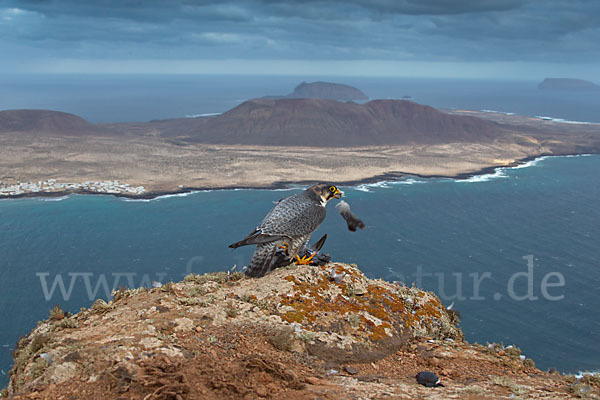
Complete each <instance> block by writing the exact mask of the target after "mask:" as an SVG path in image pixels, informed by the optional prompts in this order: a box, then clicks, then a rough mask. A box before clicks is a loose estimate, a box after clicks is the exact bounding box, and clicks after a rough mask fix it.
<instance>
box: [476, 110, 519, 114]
mask: <svg viewBox="0 0 600 400" xmlns="http://www.w3.org/2000/svg"><path fill="white" fill-rule="evenodd" d="M481 111H482V112H486V113H493V114H503V115H515V113H512V112H505V111H496V110H481Z"/></svg>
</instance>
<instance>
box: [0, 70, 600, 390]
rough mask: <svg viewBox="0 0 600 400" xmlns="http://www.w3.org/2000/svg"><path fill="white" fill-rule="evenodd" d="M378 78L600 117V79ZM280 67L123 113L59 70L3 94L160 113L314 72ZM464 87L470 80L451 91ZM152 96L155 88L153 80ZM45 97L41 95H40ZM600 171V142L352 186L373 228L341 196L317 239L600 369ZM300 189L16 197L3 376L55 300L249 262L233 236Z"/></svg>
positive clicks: (2, 380)
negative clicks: (553, 89) (355, 219)
mask: <svg viewBox="0 0 600 400" xmlns="http://www.w3.org/2000/svg"><path fill="white" fill-rule="evenodd" d="M61 79H66V78H61ZM73 79H75V78H73ZM76 79H84V78H76ZM111 79H117V78H114V77H113V78H111ZM145 79H147V78H145ZM178 79H181V82H182V83H181V86H180V92H181V95H182V97H184V98H185V97H186V96H191V89H189V88H188V86H186V85H184V84H183V81H184V79H183V78H182V77H176V78H172V80H174V81H177V80H178ZM239 79H241V78H239ZM261 79H263V78H261ZM286 79H287V80H286ZM362 79H363V80H364V81H363V84H364V85H363V86H362V87H361V88H362V89H363V90H364V91H365V92H369V91H371V92H372V93H377V90H379V91H380V92H379V93H380V94H379V95H373V94H371V93H368V94H369V95H370V96H371V97H400V95H405V94H406V95H413V96H415V97H419V98H417V99H415V100H419V99H421V100H420V101H421V102H423V103H429V104H433V105H436V106H438V107H454V108H474V109H495V110H498V111H506V112H516V113H519V114H524V115H538V114H539V115H545V116H552V117H556V118H563V119H569V120H584V121H590V122H594V121H595V120H594V118H596V119H597V118H598V114H597V109H598V107H597V105H598V104H597V103H594V102H593V101H591V100H589V98H592V97H593V96H598V95H597V94H596V95H594V94H582V95H581V96H583V97H585V98H588V100H589V101H587V103H586V104H587V106H583V105H581V106H579V103H578V101H579V102H581V104H583V103H584V101H583V100H581V99H580V100H578V101H571V100H569V96H571V97H572V96H575V95H573V94H569V95H568V96H567V95H564V96H567V97H561V96H559V95H558V94H556V93H555V94H550V95H548V94H541V93H538V92H536V91H535V90H536V89H535V85H533V83H532V85H533V88H529V87H526V88H523V87H521V90H522V91H523V92H524V93H529V95H530V96H532V97H531V99H538V100H539V99H540V96H541V97H544V96H550V97H552V98H551V99H546V102H547V103H548V104H551V105H552V106H546V107H544V101H541V100H540V101H538V102H536V103H535V104H533V103H534V102H533V100H531V99H528V98H527V97H526V96H525V95H524V96H525V97H523V96H521V97H519V98H518V99H516V100H515V103H511V102H509V101H508V89H506V88H503V86H502V85H500V84H498V83H493V82H492V83H490V82H488V83H486V82H479V83H477V84H476V83H474V82H467V83H465V82H441V83H440V82H438V83H435V82H434V83H431V82H429V83H428V85H424V86H419V85H418V84H417V83H415V82H408V81H407V82H405V83H406V85H404V86H402V85H400V83H398V86H393V85H391V86H390V88H388V89H389V90H388V91H387V92H386V91H385V90H384V86H383V83H382V81H381V82H380V81H372V82H371V83H370V84H369V82H367V81H366V80H365V78H362ZM169 82H171V81H169ZM277 82H279V83H277V85H279V86H278V87H273V86H270V87H269V88H270V91H265V90H263V92H261V93H257V94H253V91H258V90H257V89H256V88H257V87H258V86H259V83H257V82H255V81H250V82H246V86H244V85H242V84H240V86H235V87H238V88H239V89H236V90H239V92H236V90H234V89H233V87H234V84H233V83H231V88H230V89H231V90H229V89H228V91H224V92H219V94H218V95H215V96H213V97H215V98H216V99H217V100H218V101H215V102H213V103H211V97H210V96H209V95H208V94H206V93H204V94H202V93H199V94H198V97H199V98H201V100H199V101H198V102H197V103H196V105H194V106H193V107H192V106H190V107H188V108H185V107H181V108H180V109H179V110H178V111H177V112H175V108H174V107H175V106H176V105H177V104H175V106H174V105H173V103H177V102H176V101H174V102H169V101H162V102H161V104H162V105H167V106H168V107H173V108H170V109H167V110H166V111H165V110H163V111H164V114H160V113H157V114H156V115H155V114H153V113H154V112H155V111H156V110H154V109H153V107H155V106H154V103H153V102H151V101H146V103H143V104H146V105H147V109H146V110H144V109H143V107H141V106H140V105H139V104H137V103H135V104H134V103H131V104H132V105H131V110H132V111H131V113H132V114H131V115H134V116H135V118H125V116H124V115H123V116H120V114H119V113H118V112H115V113H112V111H111V108H110V107H108V109H104V111H103V112H100V111H98V107H100V109H101V108H102V107H104V106H105V105H106V104H107V103H106V102H101V101H100V100H97V102H98V103H94V102H93V101H91V102H88V101H86V100H85V96H84V94H83V92H81V91H79V94H80V97H82V99H83V100H82V101H80V102H76V101H74V99H75V98H76V97H77V95H76V93H77V92H78V91H77V90H76V89H75V87H76V86H77V85H76V82H75V83H73V84H72V86H71V87H70V89H69V87H67V89H65V90H66V92H65V93H55V96H56V98H53V97H52V96H51V95H50V89H49V87H50V86H52V84H53V83H52V82H47V83H46V84H47V85H48V86H46V87H45V89H44V90H42V89H38V92H37V93H40V96H38V97H36V96H34V94H35V93H36V92H35V91H34V89H31V91H30V94H29V96H30V97H27V96H28V95H27V93H22V94H21V98H19V97H18V96H16V97H15V98H13V99H12V100H9V99H8V97H7V96H5V94H6V93H8V92H10V90H13V89H14V87H13V89H10V88H8V89H7V85H4V86H2V89H1V90H0V95H2V96H1V97H0V99H1V101H2V102H3V103H2V105H1V106H0V108H19V107H25V104H29V106H27V108H55V109H62V110H63V111H69V112H74V113H76V114H79V115H82V116H84V117H86V118H88V119H90V120H92V121H96V122H106V121H116V120H132V119H138V120H149V119H152V118H159V117H165V118H166V117H175V116H184V115H185V114H188V113H189V114H202V113H210V112H221V111H224V110H225V109H227V108H229V107H230V106H231V105H235V104H236V101H241V100H242V99H243V98H246V96H247V97H256V95H263V94H278V93H287V92H289V91H291V89H292V88H293V86H294V85H295V83H298V82H299V81H298V79H297V78H296V79H291V78H289V77H287V78H279V81H277ZM37 83H40V84H43V82H37ZM37 83H36V82H33V83H32V85H33V84H37ZM55 83H56V82H55ZM88 83H89V82H88ZM88 83H86V84H88ZM349 83H355V84H357V86H358V83H356V82H349ZM12 84H13V85H16V83H12ZM82 84H83V85H84V86H85V84H84V83H82ZM410 84H412V85H413V86H412V87H411V86H410ZM512 84H513V85H517V84H518V85H522V83H514V82H513V83H512ZM123 85H124V88H122V90H123V93H125V94H124V95H123V98H124V99H122V104H121V107H125V103H128V102H129V101H130V100H131V98H128V97H127V96H134V94H135V93H136V92H135V90H133V89H132V90H129V89H131V87H130V86H127V84H126V83H123ZM129 85H133V87H134V88H135V87H137V86H136V85H139V88H140V91H141V92H143V90H142V89H141V88H143V87H145V86H144V85H142V82H141V81H140V82H137V83H136V82H135V81H134V82H133V83H130V84H129ZM165 85H166V86H165V87H166V89H165V92H164V93H167V94H169V95H170V96H172V97H173V98H175V97H177V96H176V95H175V92H171V91H170V90H171V89H173V88H172V87H171V86H169V85H171V83H168V84H165ZM407 85H408V86H407ZM453 85H454V86H453ZM465 85H466V86H465ZM486 85H487V86H486ZM400 87H402V90H400ZM449 87H454V88H455V91H454V92H452V91H448V90H449ZM42 88H44V86H43V85H42ZM169 88H171V89H169ZM440 88H442V89H443V90H444V93H446V94H445V95H444V96H439V97H437V103H435V102H434V101H431V102H428V101H427V99H428V97H427V96H430V97H429V99H433V98H434V97H436V96H435V93H437V92H439V91H442V89H440ZM9 89H10V90H9ZM513 89H514V90H517V89H515V88H513ZM69 90H71V92H69ZM144 90H146V89H144ZM210 90H213V91H214V90H216V89H215V88H214V87H213V88H211V89H210ZM494 90H496V92H497V94H498V97H497V99H496V102H497V103H494V100H493V99H494V96H493V94H494ZM101 93H102V92H101ZM106 93H108V90H107V92H106ZM132 93H133V94H132ZM207 93H208V92H207ZM211 93H212V92H211ZM478 93H479V96H480V97H477V94H478ZM42 94H43V95H42ZM139 96H140V99H139V100H140V101H142V100H141V97H143V94H139ZM590 96H592V97H590ZM238 97H239V98H238ZM34 98H35V99H37V100H36V101H38V103H36V104H33V105H32V103H35V101H34ZM219 99H221V100H219ZM498 99H500V100H498ZM88 100H89V99H88ZM19 101H22V103H19ZM594 101H598V102H600V100H594ZM561 102H562V103H561ZM117 103H118V102H117ZM183 103H184V101H183V100H181V104H183ZM7 104H9V105H8V106H7ZM52 104H62V106H60V107H50V106H51V105H52ZM91 104H95V105H96V106H95V107H94V106H92V105H91ZM148 104H151V105H148ZM210 104H213V107H212V108H211V107H210ZM560 104H562V105H563V107H562V108H561V107H560ZM595 104H596V105H595ZM78 107H79V108H78ZM111 107H112V106H111ZM511 107H512V108H511ZM528 107H530V108H528ZM553 107H555V108H553ZM593 107H596V108H595V109H594V108H593ZM565 110H566V111H565ZM594 110H596V111H594ZM561 111H562V113H561ZM150 114H153V116H152V117H151V116H150ZM599 171H600V156H597V155H590V156H574V157H550V158H543V159H539V160H536V161H532V162H530V163H527V164H525V165H523V166H521V167H518V168H511V169H499V170H497V171H496V173H494V174H489V175H482V176H476V177H473V178H470V179H466V180H453V179H420V178H416V177H406V178H404V179H402V180H398V181H393V182H380V183H377V184H367V185H358V186H353V187H345V188H343V190H344V191H345V193H346V196H345V199H346V201H347V202H348V203H350V205H351V206H352V209H353V211H354V212H355V213H356V214H357V215H358V216H359V217H360V218H361V219H363V220H364V221H365V223H366V225H367V227H366V229H364V230H362V231H359V232H349V231H347V229H346V227H345V222H344V221H343V220H342V218H341V217H339V215H337V213H336V211H335V209H334V208H333V205H330V206H329V211H328V217H327V219H326V220H325V222H324V223H323V225H322V226H321V227H320V228H319V230H318V231H317V232H315V234H314V235H313V240H316V239H318V238H319V237H320V236H321V235H322V234H323V233H327V234H328V240H327V243H326V244H325V247H324V250H325V251H326V252H328V253H329V254H330V255H331V256H332V258H333V259H334V260H336V261H344V262H349V263H357V264H358V265H359V267H360V268H361V269H362V270H363V271H364V272H365V273H366V274H367V275H368V276H369V277H372V278H382V279H386V280H390V281H402V282H404V283H406V284H409V285H410V284H411V283H415V284H416V285H418V286H420V287H423V288H426V289H428V290H432V291H434V292H436V293H437V294H438V295H439V296H440V297H441V298H442V300H443V302H444V303H445V304H448V305H449V304H451V303H454V307H455V309H457V310H459V311H460V313H461V315H462V328H463V330H464V332H465V335H466V338H467V339H468V340H469V341H478V342H480V343H485V342H486V341H490V342H491V341H495V342H500V341H502V342H504V343H505V344H509V343H514V344H516V345H518V346H519V347H521V348H522V349H523V352H524V354H525V355H527V356H528V357H531V358H533V359H534V360H535V362H536V364H537V366H538V367H540V368H542V369H546V368H549V367H556V368H558V369H559V370H561V371H564V372H578V371H586V370H590V371H592V370H593V371H597V370H599V369H600V346H598V343H599V342H600V265H599V260H600V246H599V243H600V241H599V239H600V208H599V207H598V198H600V175H599V174H598V172H599ZM298 190H301V188H290V189H289V190H227V191H203V192H196V193H191V194H187V195H176V196H163V197H160V198H157V199H153V200H127V199H122V198H115V197H111V196H83V195H73V196H68V197H66V198H58V199H50V198H48V199H43V198H37V199H36V198H33V199H16V200H1V201H0V320H1V321H3V322H2V323H1V324H0V386H3V385H4V384H6V383H7V382H8V371H9V369H10V367H11V360H12V359H11V355H10V351H11V349H12V348H13V347H14V345H15V343H16V341H17V339H18V337H19V336H21V335H24V334H26V333H27V332H28V331H29V330H30V329H32V328H33V327H34V326H35V324H36V322H37V321H38V320H39V319H42V318H46V317H47V316H48V311H49V309H50V308H52V307H53V306H54V305H55V304H59V305H60V306H61V307H62V308H63V309H65V310H68V311H71V312H76V311H78V310H79V308H80V307H88V306H90V305H91V304H92V302H93V301H94V299H96V298H105V299H106V298H109V297H110V291H111V290H112V289H113V288H116V287H119V286H128V287H137V286H142V285H144V286H149V285H151V284H152V282H153V281H158V282H163V283H164V282H166V281H170V280H180V279H182V278H183V276H185V275H186V274H188V273H190V272H195V273H202V272H208V271H219V270H225V269H229V268H231V267H232V266H233V265H237V266H238V267H241V266H242V265H245V264H247V263H248V261H249V259H250V256H251V252H252V249H251V248H241V249H237V250H235V251H232V250H231V249H228V248H227V245H228V244H230V243H232V242H234V241H237V240H239V239H241V238H242V237H244V236H245V235H246V234H248V233H249V232H250V231H251V230H252V229H253V228H254V227H255V226H256V224H257V223H258V222H259V221H260V220H261V219H262V218H263V216H264V215H265V214H266V213H267V212H268V210H269V209H270V208H271V207H272V205H273V203H272V202H273V201H276V200H278V199H280V198H282V197H285V196H288V195H290V194H292V193H294V192H296V191H298Z"/></svg>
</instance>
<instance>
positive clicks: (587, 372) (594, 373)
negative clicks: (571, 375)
mask: <svg viewBox="0 0 600 400" xmlns="http://www.w3.org/2000/svg"><path fill="white" fill-rule="evenodd" d="M585 375H593V376H600V371H592V372H590V371H579V372H578V373H577V374H575V377H576V378H577V379H581V378H583V377H584V376H585Z"/></svg>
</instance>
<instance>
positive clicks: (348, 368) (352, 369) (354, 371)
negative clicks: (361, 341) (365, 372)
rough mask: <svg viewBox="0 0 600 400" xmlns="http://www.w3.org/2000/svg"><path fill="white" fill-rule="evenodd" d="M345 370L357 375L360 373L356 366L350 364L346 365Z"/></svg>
mask: <svg viewBox="0 0 600 400" xmlns="http://www.w3.org/2000/svg"><path fill="white" fill-rule="evenodd" d="M344 371H346V372H347V373H349V374H350V375H356V374H358V370H357V369H356V368H354V367H351V366H349V365H346V366H345V367H344Z"/></svg>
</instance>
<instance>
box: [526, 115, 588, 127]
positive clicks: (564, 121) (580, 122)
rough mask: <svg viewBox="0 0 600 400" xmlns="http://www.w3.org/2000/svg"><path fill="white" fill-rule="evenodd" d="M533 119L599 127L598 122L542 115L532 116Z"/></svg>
mask: <svg viewBox="0 0 600 400" xmlns="http://www.w3.org/2000/svg"><path fill="white" fill-rule="evenodd" d="M534 118H539V119H543V120H544V121H552V122H560V123H563V124H582V125H600V124H599V123H598V122H585V121H571V120H569V119H563V118H553V117H546V116H544V115H534Z"/></svg>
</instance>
